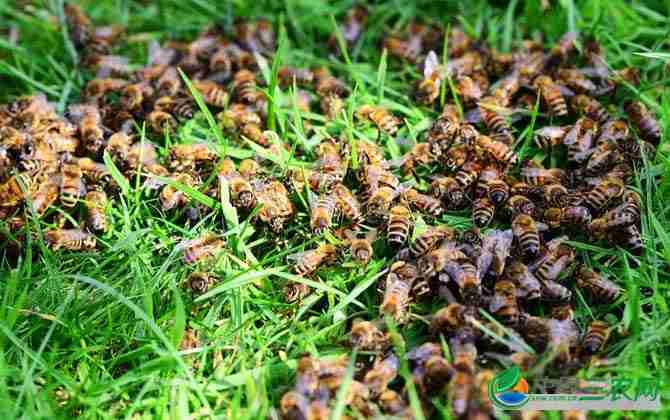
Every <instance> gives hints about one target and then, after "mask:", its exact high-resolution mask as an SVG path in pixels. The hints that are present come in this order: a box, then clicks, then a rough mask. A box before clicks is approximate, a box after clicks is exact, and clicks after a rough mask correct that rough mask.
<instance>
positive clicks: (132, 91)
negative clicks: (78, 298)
mask: <svg viewBox="0 0 670 420" xmlns="http://www.w3.org/2000/svg"><path fill="white" fill-rule="evenodd" d="M153 95H154V89H153V88H152V87H151V85H149V84H148V83H146V82H138V83H132V84H129V85H126V87H124V88H123V89H122V90H121V98H120V100H119V102H120V104H121V107H122V108H123V109H124V110H126V111H130V112H137V111H139V110H141V108H142V107H143V105H144V104H145V102H147V101H148V100H149V99H150V98H151V97H152V96H153Z"/></svg>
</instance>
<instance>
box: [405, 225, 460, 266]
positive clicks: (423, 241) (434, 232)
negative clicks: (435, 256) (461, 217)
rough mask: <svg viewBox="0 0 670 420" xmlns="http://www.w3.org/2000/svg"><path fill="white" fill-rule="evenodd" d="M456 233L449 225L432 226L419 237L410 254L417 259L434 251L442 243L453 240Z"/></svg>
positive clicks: (411, 247)
mask: <svg viewBox="0 0 670 420" xmlns="http://www.w3.org/2000/svg"><path fill="white" fill-rule="evenodd" d="M454 236H455V231H454V229H453V228H452V227H450V226H448V225H439V226H431V227H429V228H428V229H427V230H426V231H425V232H423V233H422V234H421V235H419V236H418V237H417V238H416V239H415V240H414V242H412V244H411V245H410V248H409V250H410V252H411V253H412V255H413V256H414V257H415V258H419V257H421V256H422V255H424V254H426V253H428V252H430V251H432V250H433V249H435V247H436V246H437V245H438V244H439V243H440V242H441V241H445V240H447V241H449V240H452V239H453V238H454Z"/></svg>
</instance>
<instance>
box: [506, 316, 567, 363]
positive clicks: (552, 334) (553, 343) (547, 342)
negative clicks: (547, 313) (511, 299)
mask: <svg viewBox="0 0 670 420" xmlns="http://www.w3.org/2000/svg"><path fill="white" fill-rule="evenodd" d="M519 321H520V322H519V323H520V331H521V332H522V334H523V336H524V338H525V339H526V340H528V343H529V344H530V345H531V346H533V348H535V349H536V350H537V351H539V352H544V351H545V350H546V349H547V348H549V347H551V348H555V349H559V351H560V352H561V355H560V357H562V358H566V357H567V358H568V359H569V352H570V349H573V348H575V347H576V345H577V342H578V341H579V331H578V330H577V326H576V325H575V323H574V321H572V320H571V319H565V320H557V319H549V318H540V317H536V316H531V315H527V314H523V313H522V314H521V316H520V317H519Z"/></svg>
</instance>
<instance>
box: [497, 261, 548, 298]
mask: <svg viewBox="0 0 670 420" xmlns="http://www.w3.org/2000/svg"><path fill="white" fill-rule="evenodd" d="M505 277H506V278H508V279H510V280H511V281H513V282H514V284H515V285H516V293H517V297H519V298H521V299H525V300H528V301H530V300H535V299H539V298H540V294H541V289H542V285H541V284H540V282H539V280H538V279H537V278H536V277H535V276H534V275H533V273H531V272H530V270H528V267H526V265H524V264H523V263H522V262H521V261H518V260H515V261H512V262H511V263H509V264H507V265H506V266H505Z"/></svg>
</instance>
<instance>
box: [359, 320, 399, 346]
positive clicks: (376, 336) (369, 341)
mask: <svg viewBox="0 0 670 420" xmlns="http://www.w3.org/2000/svg"><path fill="white" fill-rule="evenodd" d="M349 342H350V343H351V345H352V346H353V347H356V348H358V349H360V350H368V351H383V350H386V349H387V348H388V347H389V346H390V344H391V343H390V337H389V336H388V334H385V333H383V332H381V331H380V330H379V328H378V327H377V325H375V324H374V323H372V322H369V321H363V320H361V319H355V320H354V322H353V324H352V325H351V331H350V333H349Z"/></svg>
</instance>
